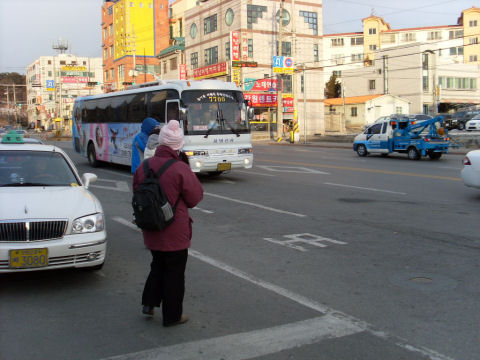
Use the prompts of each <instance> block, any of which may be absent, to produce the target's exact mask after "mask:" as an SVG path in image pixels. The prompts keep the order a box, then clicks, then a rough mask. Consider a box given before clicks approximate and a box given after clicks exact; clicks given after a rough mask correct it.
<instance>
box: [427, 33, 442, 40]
mask: <svg viewBox="0 0 480 360" xmlns="http://www.w3.org/2000/svg"><path fill="white" fill-rule="evenodd" d="M427 40H442V33H441V32H440V31H430V32H429V33H428V35H427Z"/></svg>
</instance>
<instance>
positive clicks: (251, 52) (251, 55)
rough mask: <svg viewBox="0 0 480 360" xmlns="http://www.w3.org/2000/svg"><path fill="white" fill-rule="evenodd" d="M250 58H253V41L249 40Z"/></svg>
mask: <svg viewBox="0 0 480 360" xmlns="http://www.w3.org/2000/svg"><path fill="white" fill-rule="evenodd" d="M248 57H249V58H253V39H248Z"/></svg>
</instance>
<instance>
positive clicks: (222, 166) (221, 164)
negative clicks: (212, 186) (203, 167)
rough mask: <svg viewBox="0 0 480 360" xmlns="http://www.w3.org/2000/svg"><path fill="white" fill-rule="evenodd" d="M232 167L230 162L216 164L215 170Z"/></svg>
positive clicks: (224, 169) (225, 169)
mask: <svg viewBox="0 0 480 360" xmlns="http://www.w3.org/2000/svg"><path fill="white" fill-rule="evenodd" d="M231 169H232V163H220V164H217V171H227V170H231Z"/></svg>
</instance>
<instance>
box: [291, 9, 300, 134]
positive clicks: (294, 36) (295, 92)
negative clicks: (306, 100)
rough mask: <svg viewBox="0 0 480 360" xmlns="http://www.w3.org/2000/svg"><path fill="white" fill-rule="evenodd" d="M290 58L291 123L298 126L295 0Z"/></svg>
mask: <svg viewBox="0 0 480 360" xmlns="http://www.w3.org/2000/svg"><path fill="white" fill-rule="evenodd" d="M291 21H292V57H293V74H292V82H293V87H292V90H293V122H294V124H295V123H296V125H297V126H298V111H297V65H296V59H297V58H296V56H297V37H296V33H295V30H296V27H295V22H296V21H297V17H296V16H295V0H292V16H291ZM292 130H293V131H294V132H293V141H294V142H295V131H296V130H294V129H292Z"/></svg>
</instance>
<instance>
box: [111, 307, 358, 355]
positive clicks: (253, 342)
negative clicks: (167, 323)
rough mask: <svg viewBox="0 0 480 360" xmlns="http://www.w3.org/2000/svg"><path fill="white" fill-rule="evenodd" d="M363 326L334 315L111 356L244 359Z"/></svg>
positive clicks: (349, 331)
mask: <svg viewBox="0 0 480 360" xmlns="http://www.w3.org/2000/svg"><path fill="white" fill-rule="evenodd" d="M361 331H362V328H360V327H358V326H355V325H354V324H351V323H349V322H347V321H341V320H339V319H335V318H333V317H331V316H322V317H316V318H313V319H308V320H304V321H299V322H296V323H290V324H285V325H280V326H275V327H271V328H268V329H260V330H254V331H249V332H243V333H238V334H233V335H226V336H220V337H216V338H211V339H206V340H198V341H192V342H187V343H183V344H176V345H170V346H166V347H159V348H155V349H150V350H144V351H139V352H136V353H131V354H125V355H119V356H114V357H111V358H108V359H109V360H130V359H131V360H139V359H141V360H158V359H162V360H223V359H228V360H243V359H252V358H257V357H260V356H263V355H269V354H273V353H277V352H280V351H283V350H287V349H292V348H296V347H299V346H303V345H310V344H314V343H317V342H319V341H321V340H325V339H333V338H339V337H343V336H348V335H352V334H355V333H358V332H361Z"/></svg>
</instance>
